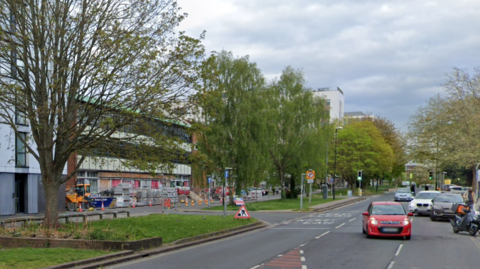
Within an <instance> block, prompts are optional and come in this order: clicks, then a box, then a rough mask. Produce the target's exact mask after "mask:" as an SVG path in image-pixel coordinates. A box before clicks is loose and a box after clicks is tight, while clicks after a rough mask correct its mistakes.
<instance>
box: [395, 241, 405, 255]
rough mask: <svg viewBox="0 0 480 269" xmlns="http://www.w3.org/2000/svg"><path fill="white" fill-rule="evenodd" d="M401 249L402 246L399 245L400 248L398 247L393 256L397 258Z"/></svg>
mask: <svg viewBox="0 0 480 269" xmlns="http://www.w3.org/2000/svg"><path fill="white" fill-rule="evenodd" d="M402 247H403V244H400V246H398V249H397V252H395V256H398V254H400V250H402Z"/></svg>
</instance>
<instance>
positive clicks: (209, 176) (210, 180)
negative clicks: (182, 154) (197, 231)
mask: <svg viewBox="0 0 480 269" xmlns="http://www.w3.org/2000/svg"><path fill="white" fill-rule="evenodd" d="M207 181H208V208H210V201H211V200H210V192H212V187H211V186H210V183H212V176H211V175H207Z"/></svg>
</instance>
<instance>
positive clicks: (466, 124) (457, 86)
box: [409, 68, 480, 188]
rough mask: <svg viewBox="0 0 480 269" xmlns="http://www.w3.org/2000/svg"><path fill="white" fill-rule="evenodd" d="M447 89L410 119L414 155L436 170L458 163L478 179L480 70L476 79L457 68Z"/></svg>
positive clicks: (475, 73) (475, 71)
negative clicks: (476, 174)
mask: <svg viewBox="0 0 480 269" xmlns="http://www.w3.org/2000/svg"><path fill="white" fill-rule="evenodd" d="M444 88H445V95H444V96H440V95H437V96H434V97H432V98H430V99H429V100H428V102H427V104H426V105H425V106H424V107H420V108H419V109H418V110H417V111H416V113H415V115H414V116H412V118H411V119H410V124H409V137H410V138H411V140H412V141H413V142H412V144H413V145H414V146H415V148H412V149H411V152H412V155H413V157H414V158H416V159H417V160H419V161H424V162H430V163H431V165H432V166H433V165H434V166H435V168H439V167H444V166H447V165H448V164H451V163H456V164H458V165H460V166H462V167H466V168H470V169H471V171H472V174H474V175H475V173H473V172H474V171H475V167H476V163H477V162H478V160H479V159H480V153H479V152H480V151H479V150H480V139H479V134H480V124H479V122H480V97H479V96H480V68H475V69H474V74H473V75H470V74H469V73H468V71H467V70H463V69H458V68H454V69H453V71H452V72H451V73H449V74H448V77H447V80H446V83H445V84H444ZM473 182H475V181H473ZM473 187H474V188H476V186H475V184H473Z"/></svg>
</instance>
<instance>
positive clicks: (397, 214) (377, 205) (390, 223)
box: [362, 202, 413, 240]
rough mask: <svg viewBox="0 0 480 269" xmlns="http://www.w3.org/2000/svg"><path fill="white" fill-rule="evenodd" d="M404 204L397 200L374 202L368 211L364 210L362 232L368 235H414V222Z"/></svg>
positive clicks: (406, 236)
mask: <svg viewBox="0 0 480 269" xmlns="http://www.w3.org/2000/svg"><path fill="white" fill-rule="evenodd" d="M409 216H413V213H411V212H408V213H407V212H406V211H405V209H404V208H403V206H402V204H400V203H397V202H372V203H370V205H369V206H368V209H367V211H366V212H363V227H362V232H363V233H364V234H366V235H367V237H372V236H386V237H405V239H407V240H410V238H411V236H412V222H411V221H410V218H409Z"/></svg>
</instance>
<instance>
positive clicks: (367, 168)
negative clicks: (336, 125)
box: [329, 121, 393, 188]
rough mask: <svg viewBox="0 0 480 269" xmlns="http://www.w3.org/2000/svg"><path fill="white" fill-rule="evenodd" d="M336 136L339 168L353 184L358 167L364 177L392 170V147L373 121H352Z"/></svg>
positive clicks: (350, 183) (344, 177)
mask: <svg viewBox="0 0 480 269" xmlns="http://www.w3.org/2000/svg"><path fill="white" fill-rule="evenodd" d="M337 140H338V141H337V171H340V173H341V175H342V178H343V179H345V180H346V181H347V182H348V183H349V185H350V186H351V187H352V188H353V186H354V185H355V183H356V180H357V171H358V170H362V171H363V175H364V179H365V178H371V179H373V178H375V177H378V176H379V175H383V173H385V172H390V171H391V168H392V165H393V151H392V149H391V147H390V145H388V144H387V143H386V141H385V139H384V138H383V137H382V136H381V133H380V131H379V130H378V129H377V128H376V127H375V125H374V124H373V122H371V121H361V122H353V123H350V124H348V125H346V126H344V129H343V130H341V131H339V132H338V137H337ZM329 159H330V158H329Z"/></svg>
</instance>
